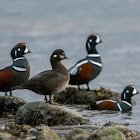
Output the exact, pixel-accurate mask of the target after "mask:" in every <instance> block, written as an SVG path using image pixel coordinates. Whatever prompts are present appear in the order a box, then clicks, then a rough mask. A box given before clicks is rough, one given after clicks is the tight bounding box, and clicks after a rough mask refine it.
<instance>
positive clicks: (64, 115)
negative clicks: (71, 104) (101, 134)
mask: <svg viewBox="0 0 140 140" xmlns="http://www.w3.org/2000/svg"><path fill="white" fill-rule="evenodd" d="M15 121H16V123H18V124H29V125H31V126H36V125H40V124H45V125H47V126H58V125H78V124H81V125H82V124H92V123H91V121H89V120H88V119H87V118H84V117H82V116H81V115H79V114H78V113H76V112H74V111H72V110H70V109H67V108H65V107H62V106H58V105H52V104H47V103H45V102H31V103H27V104H25V105H23V106H22V107H20V108H19V110H18V111H17V114H16V118H15Z"/></svg>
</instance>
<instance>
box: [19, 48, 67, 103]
mask: <svg viewBox="0 0 140 140" xmlns="http://www.w3.org/2000/svg"><path fill="white" fill-rule="evenodd" d="M63 59H67V57H66V55H65V53H64V51H63V50H61V49H57V50H55V51H54V52H53V53H52V55H51V58H50V62H51V65H52V70H47V71H43V72H41V73H39V74H38V75H36V76H34V77H33V78H31V79H30V80H28V81H26V82H25V83H23V84H22V85H21V86H19V87H17V88H18V89H29V90H31V91H33V92H35V93H38V94H41V95H45V100H46V102H47V97H46V95H49V97H50V100H49V103H51V95H52V94H56V93H60V92H61V91H63V90H64V89H65V88H66V86H67V85H68V83H69V77H70V76H69V73H68V70H67V69H66V68H65V66H64V65H63V64H62V63H61V62H60V61H61V60H63Z"/></svg>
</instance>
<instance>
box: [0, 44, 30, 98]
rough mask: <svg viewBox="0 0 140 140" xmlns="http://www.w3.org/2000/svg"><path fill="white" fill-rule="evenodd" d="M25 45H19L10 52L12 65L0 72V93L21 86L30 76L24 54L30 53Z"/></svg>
mask: <svg viewBox="0 0 140 140" xmlns="http://www.w3.org/2000/svg"><path fill="white" fill-rule="evenodd" d="M30 52H31V51H30V50H29V49H28V46H27V44H25V43H19V44H17V45H16V46H15V47H14V48H13V49H12V50H11V57H12V59H13V64H12V65H11V66H8V67H5V68H3V69H1V70H0V91H2V92H5V95H7V92H8V91H10V95H11V96H12V91H11V89H12V88H13V87H15V86H19V85H20V84H23V83H24V82H25V81H26V80H28V78H29V75H30V66H29V63H28V61H27V59H26V58H25V57H24V54H26V53H30Z"/></svg>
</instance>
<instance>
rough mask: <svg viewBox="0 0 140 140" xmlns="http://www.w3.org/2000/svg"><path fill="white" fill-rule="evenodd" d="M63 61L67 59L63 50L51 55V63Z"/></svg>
mask: <svg viewBox="0 0 140 140" xmlns="http://www.w3.org/2000/svg"><path fill="white" fill-rule="evenodd" d="M63 59H67V57H66V55H65V52H64V51H63V50H62V49H57V50H55V51H54V52H53V53H52V55H51V61H52V60H53V61H61V60H63Z"/></svg>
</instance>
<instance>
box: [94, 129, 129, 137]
mask: <svg viewBox="0 0 140 140" xmlns="http://www.w3.org/2000/svg"><path fill="white" fill-rule="evenodd" d="M97 135H99V136H100V138H101V140H125V139H126V137H125V135H124V134H123V133H122V132H121V131H119V130H117V129H115V128H113V127H107V128H104V129H103V130H101V131H99V133H97Z"/></svg>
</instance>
